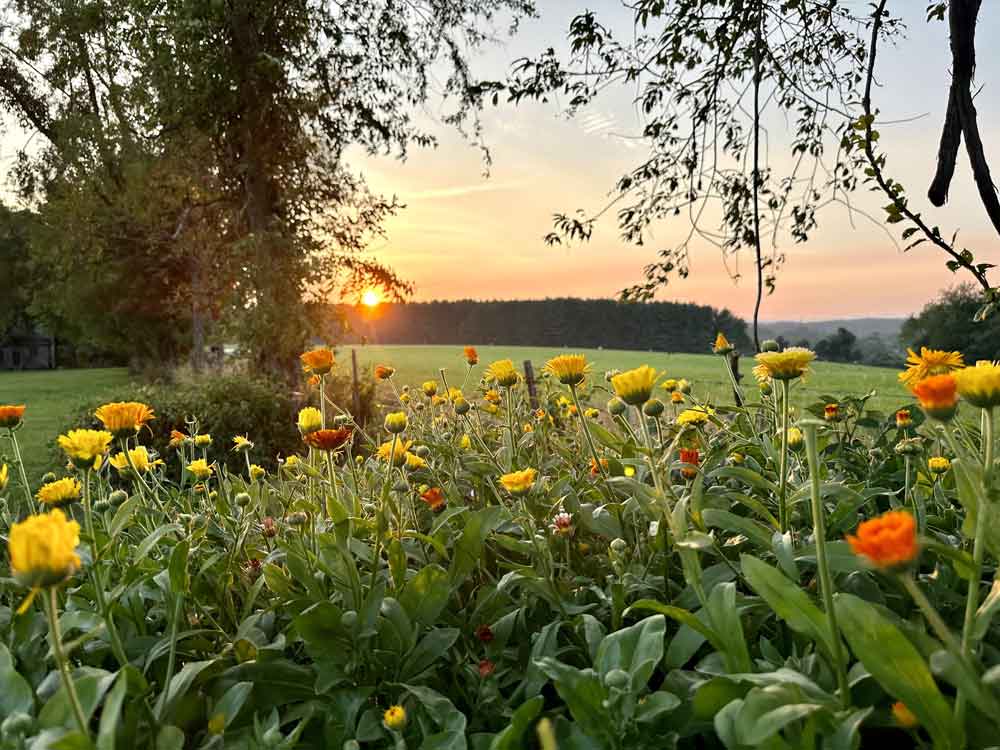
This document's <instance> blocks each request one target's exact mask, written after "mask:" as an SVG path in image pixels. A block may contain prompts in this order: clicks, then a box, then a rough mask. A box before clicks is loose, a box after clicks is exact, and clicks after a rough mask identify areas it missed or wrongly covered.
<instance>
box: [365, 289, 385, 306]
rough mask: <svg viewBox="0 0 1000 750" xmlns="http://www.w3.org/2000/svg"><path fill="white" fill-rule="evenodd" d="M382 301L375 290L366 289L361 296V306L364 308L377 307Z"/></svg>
mask: <svg viewBox="0 0 1000 750" xmlns="http://www.w3.org/2000/svg"><path fill="white" fill-rule="evenodd" d="M381 301H382V295H381V294H379V291H378V290H377V289H366V290H365V291H364V293H363V294H362V295H361V304H362V305H364V306H365V307H378V306H379V303H380V302H381Z"/></svg>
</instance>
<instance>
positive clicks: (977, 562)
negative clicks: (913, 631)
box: [955, 408, 993, 722]
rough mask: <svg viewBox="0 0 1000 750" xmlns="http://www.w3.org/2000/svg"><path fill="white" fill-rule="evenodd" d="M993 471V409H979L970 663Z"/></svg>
mask: <svg viewBox="0 0 1000 750" xmlns="http://www.w3.org/2000/svg"><path fill="white" fill-rule="evenodd" d="M992 471H993V409H992V408H991V409H983V492H982V494H981V495H980V499H979V507H978V508H977V509H976V532H975V534H976V536H975V539H974V540H973V543H972V577H971V578H970V580H969V590H968V593H966V596H965V619H964V620H963V622H962V656H963V657H964V658H965V659H966V660H967V661H970V662H971V661H972V652H973V650H974V644H973V643H972V631H973V630H974V629H975V625H976V611H977V610H978V609H979V584H980V582H981V580H982V576H983V558H984V557H985V555H986V543H985V538H986V516H987V515H988V514H987V512H986V503H987V499H988V495H989V493H988V491H987V488H988V487H989V485H990V478H991V477H990V475H991V474H992ZM965 708H966V696H965V694H964V693H963V692H962V691H961V690H959V691H958V697H957V699H956V700H955V718H956V719H957V720H958V721H959V722H963V721H964V719H965Z"/></svg>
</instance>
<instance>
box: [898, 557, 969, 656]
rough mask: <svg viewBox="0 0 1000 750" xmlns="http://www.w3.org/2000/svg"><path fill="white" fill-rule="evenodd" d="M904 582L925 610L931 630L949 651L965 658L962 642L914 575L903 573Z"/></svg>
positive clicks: (915, 600)
mask: <svg viewBox="0 0 1000 750" xmlns="http://www.w3.org/2000/svg"><path fill="white" fill-rule="evenodd" d="M899 578H900V580H901V581H902V583H903V587H904V588H905V589H906V590H907V592H909V594H910V596H911V597H912V598H913V601H914V602H915V603H916V605H917V607H919V608H920V611H921V612H923V614H924V617H925V618H926V619H927V622H928V623H929V624H930V626H931V630H933V631H934V633H935V634H936V635H937V637H938V640H940V641H941V642H942V643H943V644H944V645H945V647H946V648H948V650H949V651H951V652H952V653H953V654H955V656H957V657H958V658H960V659H964V657H963V656H962V644H961V643H959V642H958V639H956V638H955V636H954V635H953V634H952V632H951V631H950V630H949V629H948V626H947V625H946V624H945V622H944V620H942V619H941V615H939V614H938V612H937V610H936V609H934V605H932V604H931V603H930V601H928V599H927V596H926V595H925V594H924V592H923V591H922V590H921V588H920V586H918V585H917V582H916V581H915V580H913V576H912V575H910V574H909V573H902V574H900V576H899Z"/></svg>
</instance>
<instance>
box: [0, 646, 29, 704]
mask: <svg viewBox="0 0 1000 750" xmlns="http://www.w3.org/2000/svg"><path fill="white" fill-rule="evenodd" d="M33 707H34V693H33V692H32V690H31V685H30V684H28V681H27V680H26V679H24V677H22V676H21V675H20V674H18V672H17V670H15V669H14V660H13V659H12V658H11V655H10V651H9V650H7V647H6V646H5V645H4V644H2V643H0V721H2V720H3V719H6V718H7V717H8V716H10V715H11V714H14V713H25V714H30V713H32V708H33Z"/></svg>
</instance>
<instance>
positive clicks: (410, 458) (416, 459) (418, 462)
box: [403, 451, 427, 471]
mask: <svg viewBox="0 0 1000 750" xmlns="http://www.w3.org/2000/svg"><path fill="white" fill-rule="evenodd" d="M403 459H404V463H405V464H406V470H407V471H417V470H418V469H426V468H427V462H426V461H424V459H423V458H421V457H420V456H418V455H417V454H416V453H410V452H409V451H407V452H406V453H405V454H404V456H403Z"/></svg>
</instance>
